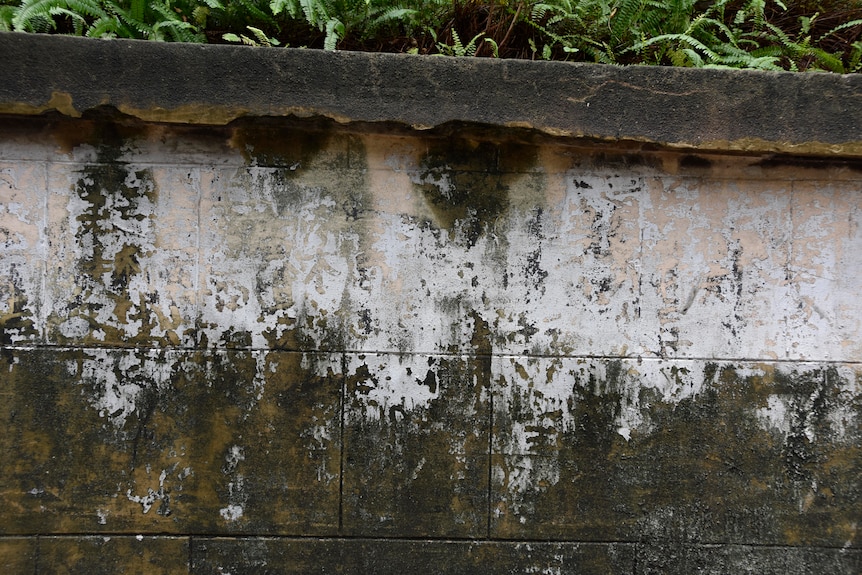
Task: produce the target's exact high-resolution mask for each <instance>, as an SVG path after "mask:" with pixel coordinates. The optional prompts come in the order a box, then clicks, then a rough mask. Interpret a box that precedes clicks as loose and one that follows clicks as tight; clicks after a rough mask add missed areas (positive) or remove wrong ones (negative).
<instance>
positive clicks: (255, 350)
mask: <svg viewBox="0 0 862 575" xmlns="http://www.w3.org/2000/svg"><path fill="white" fill-rule="evenodd" d="M36 350H55V351H158V352H174V353H195V352H200V353H222V352H224V353H274V354H278V353H286V354H287V353H294V354H295V353H301V354H309V355H341V354H346V355H357V356H358V355H387V356H401V357H409V356H434V357H466V358H476V359H480V358H488V357H490V358H498V359H516V358H527V359H595V360H608V361H614V360H625V361H637V362H669V361H706V362H744V363H763V364H819V365H860V364H862V360H840V359H822V358H821V359H818V358H784V359H776V358H762V357H732V356H713V357H697V356H696V357H680V356H665V357H657V356H639V355H607V354H534V353H511V352H499V353H474V352H470V351H464V352H438V351H422V350H417V351H397V350H373V351H372V350H339V349H333V350H326V349H281V348H279V349H273V348H266V347H179V346H177V347H162V346H136V345H110V344H106V345H93V344H92V343H88V344H87V345H57V344H43V343H39V344H32V345H4V346H0V351H36Z"/></svg>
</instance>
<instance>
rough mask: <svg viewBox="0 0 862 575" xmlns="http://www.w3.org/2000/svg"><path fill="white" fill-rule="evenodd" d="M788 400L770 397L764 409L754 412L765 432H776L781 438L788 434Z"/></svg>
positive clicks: (780, 397)
mask: <svg viewBox="0 0 862 575" xmlns="http://www.w3.org/2000/svg"><path fill="white" fill-rule="evenodd" d="M788 402H789V398H787V397H782V396H779V395H770V396H769V397H768V398H767V400H766V407H761V408H759V409H757V410H755V412H754V414H755V416H756V417H757V419H758V420H760V422H761V425H763V428H764V429H766V430H767V431H777V432H778V433H780V434H781V435H782V437H787V436H788V435H789V434H790V423H791V420H790V417H789V416H788Z"/></svg>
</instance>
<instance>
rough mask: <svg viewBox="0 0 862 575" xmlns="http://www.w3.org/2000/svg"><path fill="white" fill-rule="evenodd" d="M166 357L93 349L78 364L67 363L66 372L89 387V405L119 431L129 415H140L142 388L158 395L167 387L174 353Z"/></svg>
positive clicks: (155, 352)
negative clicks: (75, 376) (90, 393)
mask: <svg viewBox="0 0 862 575" xmlns="http://www.w3.org/2000/svg"><path fill="white" fill-rule="evenodd" d="M167 356H168V357H166V354H165V353H164V352H162V351H161V350H134V351H127V350H108V349H92V350H88V351H87V353H86V357H85V358H84V359H83V360H82V361H81V362H80V363H79V362H77V361H74V360H70V361H68V362H67V370H68V371H69V373H70V374H75V375H78V377H79V381H80V382H81V383H82V384H84V385H88V386H91V388H92V393H93V395H92V396H91V397H90V404H91V405H92V406H93V408H94V409H96V410H97V411H98V412H99V415H100V416H101V417H104V418H105V419H107V420H108V421H110V422H111V424H112V425H113V426H114V427H115V428H116V429H118V430H121V429H123V427H124V425H125V423H126V419H127V418H128V417H129V416H130V415H132V414H134V413H136V412H138V415H141V413H140V412H139V406H138V402H139V400H140V396H141V393H142V392H143V390H144V389H145V388H151V389H152V390H153V392H154V393H159V392H161V391H162V390H164V389H166V388H167V387H168V386H169V385H170V382H171V373H172V363H173V362H172V361H171V356H173V354H172V353H168V354H167ZM79 370H80V371H79Z"/></svg>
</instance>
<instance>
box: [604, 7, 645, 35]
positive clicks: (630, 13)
mask: <svg viewBox="0 0 862 575" xmlns="http://www.w3.org/2000/svg"><path fill="white" fill-rule="evenodd" d="M640 10H641V0H621V1H620V3H619V4H617V11H616V13H615V14H614V16H613V17H612V18H611V39H612V40H614V41H619V39H621V38H622V37H623V34H625V33H626V32H627V31H628V30H629V28H631V26H632V23H633V22H634V21H635V20H636V19H637V16H638V13H639V12H640Z"/></svg>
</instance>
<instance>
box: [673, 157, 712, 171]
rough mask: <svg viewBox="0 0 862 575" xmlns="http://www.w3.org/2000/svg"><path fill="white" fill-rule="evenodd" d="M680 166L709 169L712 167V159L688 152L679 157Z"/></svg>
mask: <svg viewBox="0 0 862 575" xmlns="http://www.w3.org/2000/svg"><path fill="white" fill-rule="evenodd" d="M679 167H680V168H685V169H694V170H708V169H709V168H711V167H712V160H710V159H709V158H705V157H703V156H697V155H695V154H686V155H684V156H682V157H681V158H680V159H679Z"/></svg>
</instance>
